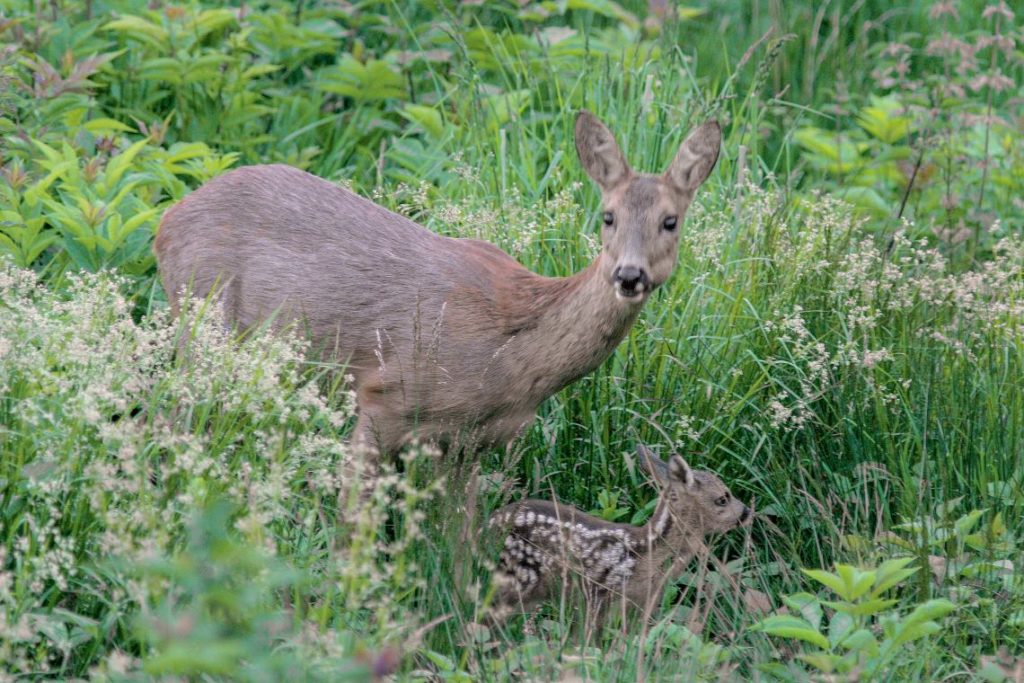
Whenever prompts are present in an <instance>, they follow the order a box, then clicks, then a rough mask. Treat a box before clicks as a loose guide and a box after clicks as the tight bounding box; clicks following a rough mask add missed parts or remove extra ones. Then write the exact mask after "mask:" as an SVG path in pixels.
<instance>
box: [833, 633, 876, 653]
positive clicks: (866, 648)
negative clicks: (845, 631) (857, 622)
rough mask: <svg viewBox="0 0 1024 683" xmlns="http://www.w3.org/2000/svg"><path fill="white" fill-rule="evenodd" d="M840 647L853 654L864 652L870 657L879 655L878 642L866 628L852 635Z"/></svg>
mask: <svg viewBox="0 0 1024 683" xmlns="http://www.w3.org/2000/svg"><path fill="white" fill-rule="evenodd" d="M839 645H840V646H841V647H843V648H845V649H847V650H849V651H851V652H863V653H864V654H866V655H867V656H869V657H874V656H875V655H877V654H878V641H877V640H876V639H875V636H874V634H872V633H871V631H869V630H867V629H864V628H860V629H857V630H856V631H854V632H852V633H850V634H849V635H848V636H847V637H846V638H844V639H843V640H842V642H840V643H839Z"/></svg>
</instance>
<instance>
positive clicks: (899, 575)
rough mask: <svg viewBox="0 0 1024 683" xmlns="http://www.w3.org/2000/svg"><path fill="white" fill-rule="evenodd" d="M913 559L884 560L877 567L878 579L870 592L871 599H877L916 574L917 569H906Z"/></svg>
mask: <svg viewBox="0 0 1024 683" xmlns="http://www.w3.org/2000/svg"><path fill="white" fill-rule="evenodd" d="M915 559H916V558H913V557H899V558H896V559H892V560H886V561H885V562H883V563H882V564H881V565H879V566H878V570H877V574H878V578H877V579H876V580H875V585H874V587H873V588H872V590H871V597H878V596H879V595H881V594H882V593H884V592H885V591H887V590H889V589H890V588H892V587H893V586H895V585H897V584H899V583H902V582H903V581H905V580H906V579H907V578H909V577H911V576H913V575H914V574H915V573H917V570H918V568H917V567H911V568H909V569H907V568H906V567H907V565H908V564H910V563H911V562H913V561H914V560H915Z"/></svg>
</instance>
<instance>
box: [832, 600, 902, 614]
mask: <svg viewBox="0 0 1024 683" xmlns="http://www.w3.org/2000/svg"><path fill="white" fill-rule="evenodd" d="M822 604H823V605H825V606H827V607H831V608H832V609H834V610H836V611H837V612H845V613H846V614H850V615H852V616H855V617H863V616H869V615H872V614H878V613H879V612H883V611H885V610H887V609H889V608H890V607H892V606H893V605H895V604H896V601H895V600H882V599H881V598H874V599H871V600H864V601H862V602H848V601H846V600H839V601H835V602H833V601H829V600H822Z"/></svg>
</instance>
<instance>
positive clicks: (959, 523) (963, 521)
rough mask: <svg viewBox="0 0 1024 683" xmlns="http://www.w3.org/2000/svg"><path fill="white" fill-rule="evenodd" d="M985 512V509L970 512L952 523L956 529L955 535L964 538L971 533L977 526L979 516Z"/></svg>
mask: <svg viewBox="0 0 1024 683" xmlns="http://www.w3.org/2000/svg"><path fill="white" fill-rule="evenodd" d="M986 512H987V508H983V509H981V510H971V511H970V512H968V513H967V514H966V515H964V516H962V517H961V518H960V519H958V520H956V522H954V523H953V528H954V529H956V533H957V535H959V536H966V535H967V534H969V533H971V530H972V529H974V527H975V526H976V525H977V524H978V520H980V519H981V516H982V515H984V514H985V513H986Z"/></svg>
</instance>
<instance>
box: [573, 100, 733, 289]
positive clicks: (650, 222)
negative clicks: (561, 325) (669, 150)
mask: <svg viewBox="0 0 1024 683" xmlns="http://www.w3.org/2000/svg"><path fill="white" fill-rule="evenodd" d="M721 140H722V132H721V129H720V128H719V126H718V123H717V122H714V121H711V122H708V123H705V124H703V125H702V126H699V127H698V128H697V129H695V130H694V131H693V132H692V133H690V136H689V137H688V138H686V140H685V141H684V142H683V144H682V145H681V146H680V147H679V151H678V152H677V153H676V156H675V159H673V160H672V163H671V164H669V167H668V169H667V170H666V171H665V172H664V173H662V174H661V175H650V174H646V173H637V172H635V171H634V170H633V169H631V168H630V167H629V164H627V163H626V159H625V157H624V156H623V155H622V152H621V150H619V146H618V145H617V144H616V143H615V138H614V137H613V136H612V134H611V131H609V130H608V128H607V127H606V126H605V125H604V124H603V123H601V121H600V120H599V119H598V118H597V117H596V116H594V115H593V114H591V113H590V112H588V111H581V112H580V114H579V115H578V116H577V117H576V151H577V152H578V153H579V156H580V163H581V164H582V165H583V168H584V170H585V171H586V172H587V175H589V176H590V177H591V178H592V179H593V180H594V182H596V183H597V184H598V186H599V187H600V188H601V194H602V203H603V211H602V216H601V221H602V225H601V244H602V251H603V254H604V258H602V262H603V267H604V271H605V272H604V273H603V275H604V276H605V278H606V279H607V281H608V284H609V286H610V287H613V288H614V291H615V294H616V296H618V298H619V299H621V300H623V301H627V302H631V303H643V301H644V300H645V299H646V298H647V296H648V295H649V294H650V292H651V290H653V289H655V288H656V287H658V286H659V285H661V284H663V283H664V282H665V281H666V280H668V278H669V276H671V275H672V271H673V270H675V267H676V259H677V253H678V245H679V230H680V229H681V226H682V224H683V218H684V217H685V216H686V210H687V209H688V208H689V206H690V202H692V201H693V197H694V194H696V192H697V188H698V187H700V185H701V183H703V182H704V180H705V179H706V178H707V177H708V174H710V173H711V169H712V168H714V166H715V162H716V161H717V160H718V151H719V147H720V146H721Z"/></svg>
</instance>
